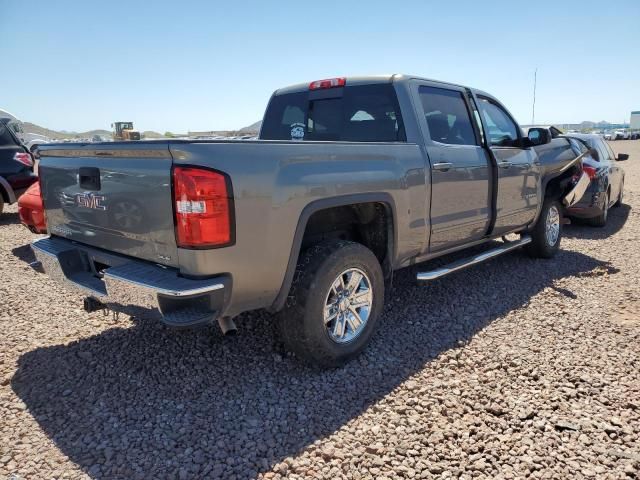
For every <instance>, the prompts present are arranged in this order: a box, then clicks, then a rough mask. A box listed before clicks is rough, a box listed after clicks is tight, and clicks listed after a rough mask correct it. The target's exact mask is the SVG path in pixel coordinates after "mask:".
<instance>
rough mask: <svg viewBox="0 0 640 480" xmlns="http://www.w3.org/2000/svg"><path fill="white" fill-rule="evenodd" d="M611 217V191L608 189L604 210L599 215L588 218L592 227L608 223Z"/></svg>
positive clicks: (600, 226)
mask: <svg viewBox="0 0 640 480" xmlns="http://www.w3.org/2000/svg"><path fill="white" fill-rule="evenodd" d="M608 218H609V192H608V191H607V193H606V195H605V197H604V203H603V204H602V210H601V211H600V214H599V215H598V216H597V217H593V218H588V219H587V223H588V224H589V225H591V226H592V227H598V228H602V227H604V226H605V225H606V224H607V219H608Z"/></svg>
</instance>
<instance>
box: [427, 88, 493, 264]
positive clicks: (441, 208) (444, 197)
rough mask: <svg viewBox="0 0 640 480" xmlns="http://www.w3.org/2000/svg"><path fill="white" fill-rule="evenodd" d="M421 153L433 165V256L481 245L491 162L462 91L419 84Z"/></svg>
mask: <svg viewBox="0 0 640 480" xmlns="http://www.w3.org/2000/svg"><path fill="white" fill-rule="evenodd" d="M417 93H418V96H419V100H420V102H419V103H420V105H421V107H422V112H421V114H422V118H421V119H420V122H421V125H422V128H423V129H424V131H425V133H426V134H425V148H426V150H427V154H428V156H429V161H430V163H431V216H430V218H431V237H430V243H429V251H430V252H437V251H441V250H446V249H448V248H453V247H456V246H458V245H461V244H464V243H468V242H471V241H474V240H479V239H481V238H482V237H483V236H484V235H485V234H486V232H487V229H488V226H489V222H490V216H491V197H490V185H491V182H490V173H491V168H490V158H489V156H488V154H487V152H486V150H484V149H483V148H482V146H481V144H480V140H479V131H478V130H477V129H476V128H475V127H474V125H473V123H472V121H471V114H470V111H471V109H470V106H469V102H468V98H467V94H466V92H465V90H464V89H463V88H456V87H452V86H450V85H446V86H444V85H441V84H438V83H436V82H433V83H432V82H421V83H420V84H419V85H418V92H417Z"/></svg>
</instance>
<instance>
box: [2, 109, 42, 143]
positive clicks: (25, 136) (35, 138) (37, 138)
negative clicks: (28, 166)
mask: <svg viewBox="0 0 640 480" xmlns="http://www.w3.org/2000/svg"><path fill="white" fill-rule="evenodd" d="M0 123H3V124H5V125H6V126H8V127H9V128H10V129H11V131H12V132H13V134H14V135H15V136H16V137H17V138H18V139H19V140H20V142H22V143H23V144H24V145H25V146H26V147H27V149H28V150H29V151H30V152H33V151H34V150H35V149H36V148H37V147H38V145H40V144H42V143H49V142H50V141H51V139H50V138H49V137H46V136H44V135H39V134H37V133H29V132H26V131H25V129H24V124H23V123H22V121H20V120H19V119H18V118H16V116H15V115H12V114H11V113H9V112H7V111H6V110H0Z"/></svg>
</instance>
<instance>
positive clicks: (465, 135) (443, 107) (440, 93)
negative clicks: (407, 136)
mask: <svg viewBox="0 0 640 480" xmlns="http://www.w3.org/2000/svg"><path fill="white" fill-rule="evenodd" d="M419 93H420V102H421V103H422V109H423V111H424V116H425V118H426V120H427V126H428V127H429V135H430V136H431V140H433V141H435V142H440V143H447V144H450V145H476V144H477V143H478V141H477V139H476V134H475V133H474V131H473V127H472V125H471V117H470V115H469V110H468V109H467V104H466V103H465V101H464V98H463V96H462V93H461V92H458V91H456V90H447V89H444V88H435V87H424V86H422V87H420V90H419Z"/></svg>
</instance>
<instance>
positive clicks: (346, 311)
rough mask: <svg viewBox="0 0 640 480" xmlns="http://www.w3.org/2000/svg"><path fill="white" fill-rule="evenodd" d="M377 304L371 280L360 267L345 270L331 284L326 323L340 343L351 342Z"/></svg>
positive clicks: (361, 329) (328, 331)
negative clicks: (373, 306) (375, 303)
mask: <svg viewBox="0 0 640 480" xmlns="http://www.w3.org/2000/svg"><path fill="white" fill-rule="evenodd" d="M372 305H373V292H372V291H371V281H370V280H369V277H368V276H367V274H366V273H364V272H363V271H362V270H360V269H359V268H350V269H348V270H345V271H344V272H342V273H341V274H340V275H338V276H337V278H336V279H335V280H334V281H333V283H332V284H331V287H330V288H329V293H327V296H326V298H325V302H324V314H323V320H324V327H325V330H326V332H327V335H328V336H329V338H330V339H331V340H333V341H334V342H336V343H348V342H351V341H353V340H354V339H355V338H357V337H358V335H360V334H361V333H362V331H363V330H364V328H365V325H366V324H367V321H368V320H369V314H370V313H371V307H372Z"/></svg>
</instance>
